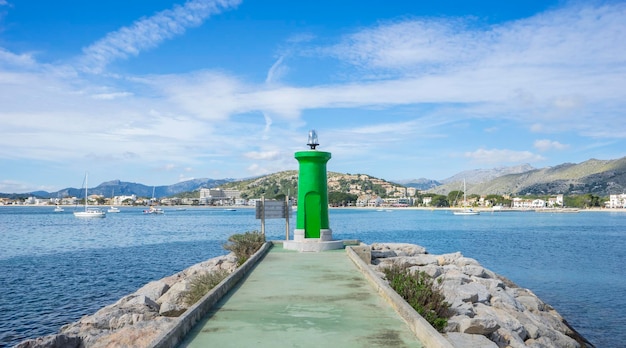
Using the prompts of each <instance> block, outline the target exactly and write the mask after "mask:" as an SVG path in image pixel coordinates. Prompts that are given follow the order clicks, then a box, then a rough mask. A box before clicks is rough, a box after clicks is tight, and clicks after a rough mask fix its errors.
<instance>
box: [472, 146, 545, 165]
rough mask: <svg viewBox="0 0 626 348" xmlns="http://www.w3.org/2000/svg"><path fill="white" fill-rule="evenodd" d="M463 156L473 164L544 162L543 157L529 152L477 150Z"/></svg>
mask: <svg viewBox="0 0 626 348" xmlns="http://www.w3.org/2000/svg"><path fill="white" fill-rule="evenodd" d="M464 156H465V157H466V158H469V159H471V160H472V161H474V162H475V163H482V164H494V163H524V162H537V161H543V160H545V158H544V157H542V156H540V155H537V154H534V153H532V152H530V151H513V150H506V149H478V150H476V151H473V152H466V153H465V154H464Z"/></svg>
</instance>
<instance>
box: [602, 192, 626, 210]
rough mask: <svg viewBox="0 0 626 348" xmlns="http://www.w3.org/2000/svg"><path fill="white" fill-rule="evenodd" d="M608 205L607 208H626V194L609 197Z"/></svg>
mask: <svg viewBox="0 0 626 348" xmlns="http://www.w3.org/2000/svg"><path fill="white" fill-rule="evenodd" d="M607 203H608V204H606V207H607V208H611V209H617V208H626V193H622V194H619V195H609V201H608V202H607Z"/></svg>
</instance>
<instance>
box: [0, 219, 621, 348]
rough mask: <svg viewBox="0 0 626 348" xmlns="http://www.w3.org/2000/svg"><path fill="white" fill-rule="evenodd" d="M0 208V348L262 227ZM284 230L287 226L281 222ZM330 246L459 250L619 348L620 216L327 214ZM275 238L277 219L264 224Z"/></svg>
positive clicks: (250, 222) (595, 339) (245, 222)
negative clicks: (347, 242)
mask: <svg viewBox="0 0 626 348" xmlns="http://www.w3.org/2000/svg"><path fill="white" fill-rule="evenodd" d="M52 210H53V208H52V207H45V208H44V207H0V246H1V247H0V347H9V346H12V345H14V344H16V343H18V342H20V341H21V340H23V339H26V338H32V337H37V336H43V335H47V334H51V333H55V332H57V331H58V330H59V328H60V327H61V326H62V325H64V324H66V323H69V322H73V321H76V320H78V319H79V318H80V317H82V316H83V315H86V314H91V313H94V312H95V311H97V310H98V309H99V308H101V307H103V306H105V305H107V304H110V303H113V302H115V301H117V300H118V299H119V298H120V297H122V296H124V295H126V294H129V293H132V292H134V291H135V290H136V289H138V288H139V287H141V286H142V285H143V284H145V283H147V282H149V281H151V280H155V279H159V278H162V277H164V276H167V275H170V274H173V273H175V272H178V271H180V270H182V269H184V268H187V267H188V266H190V265H192V264H195V263H198V262H200V261H203V260H206V259H208V258H211V257H214V256H217V255H222V254H225V253H226V251H225V250H224V249H223V248H222V244H223V243H224V242H225V241H226V240H227V238H228V236H230V235H231V234H234V233H241V232H245V231H253V230H259V229H260V222H259V220H255V219H254V211H253V210H252V209H239V210H237V211H225V210H222V209H215V208H213V209H211V208H196V209H191V208H190V209H188V210H186V211H176V210H174V209H169V210H168V209H167V208H166V212H165V214H164V215H143V214H142V212H141V209H138V208H122V212H121V213H119V214H108V215H107V217H106V218H105V219H93V220H80V219H76V218H74V216H73V215H72V213H71V209H66V212H65V213H54V212H53V211H52ZM291 223H292V229H293V225H295V220H292V221H291ZM330 225H331V228H332V229H333V236H334V237H335V238H336V239H360V240H361V241H363V242H365V243H368V244H371V243H374V242H406V243H414V244H419V245H422V246H424V247H426V248H427V250H428V251H429V252H431V253H436V254H439V253H448V252H456V251H460V252H462V253H463V255H465V256H467V257H472V258H475V259H477V260H478V261H479V262H480V263H481V264H482V265H484V266H485V267H487V268H489V269H491V270H493V271H495V272H497V273H499V274H501V275H503V276H506V277H507V278H509V279H511V280H513V281H514V282H516V283H517V284H518V285H520V286H522V287H526V288H529V289H531V290H533V292H535V293H536V294H537V295H538V296H539V297H540V298H541V299H543V300H544V301H546V302H547V303H549V304H551V305H552V306H554V307H555V308H556V309H557V310H558V311H559V312H560V313H561V314H562V315H563V316H564V317H565V318H566V319H567V320H568V322H569V323H570V324H571V325H573V326H574V328H576V329H577V330H578V331H579V332H580V333H581V334H583V335H584V336H585V337H586V338H587V339H589V340H590V341H591V342H592V343H594V344H595V345H596V346H598V347H626V330H624V327H626V313H625V312H624V311H623V310H622V309H623V308H625V307H626V296H625V294H626V213H624V212H622V213H609V212H581V213H579V214H546V213H493V214H492V213H483V214H481V215H480V216H454V215H452V214H451V213H450V212H447V211H423V210H394V211H383V212H379V211H375V210H358V209H345V210H344V209H331V211H330ZM266 233H267V236H268V239H284V236H285V224H284V220H268V221H267V226H266Z"/></svg>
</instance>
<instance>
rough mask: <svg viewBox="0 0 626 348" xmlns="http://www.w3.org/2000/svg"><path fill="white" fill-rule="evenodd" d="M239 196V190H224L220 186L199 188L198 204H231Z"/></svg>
mask: <svg viewBox="0 0 626 348" xmlns="http://www.w3.org/2000/svg"><path fill="white" fill-rule="evenodd" d="M238 198H241V192H239V190H227V189H226V190H225V189H221V188H210V189H207V188H203V189H200V204H208V205H232V204H234V203H235V200H236V199H238Z"/></svg>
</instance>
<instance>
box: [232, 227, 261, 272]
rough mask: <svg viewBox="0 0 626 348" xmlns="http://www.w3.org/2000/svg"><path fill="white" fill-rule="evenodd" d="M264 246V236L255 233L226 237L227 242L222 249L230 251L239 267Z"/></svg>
mask: <svg viewBox="0 0 626 348" xmlns="http://www.w3.org/2000/svg"><path fill="white" fill-rule="evenodd" d="M263 244H265V235H264V234H261V233H259V232H257V231H254V232H246V233H244V234H233V235H232V236H230V237H228V242H227V243H225V244H224V249H226V250H228V251H232V252H233V253H235V257H237V264H238V265H239V266H241V265H242V264H243V263H244V262H246V261H247V260H248V259H249V258H250V256H252V255H253V254H254V253H255V252H256V251H257V250H259V248H261V246H263Z"/></svg>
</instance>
